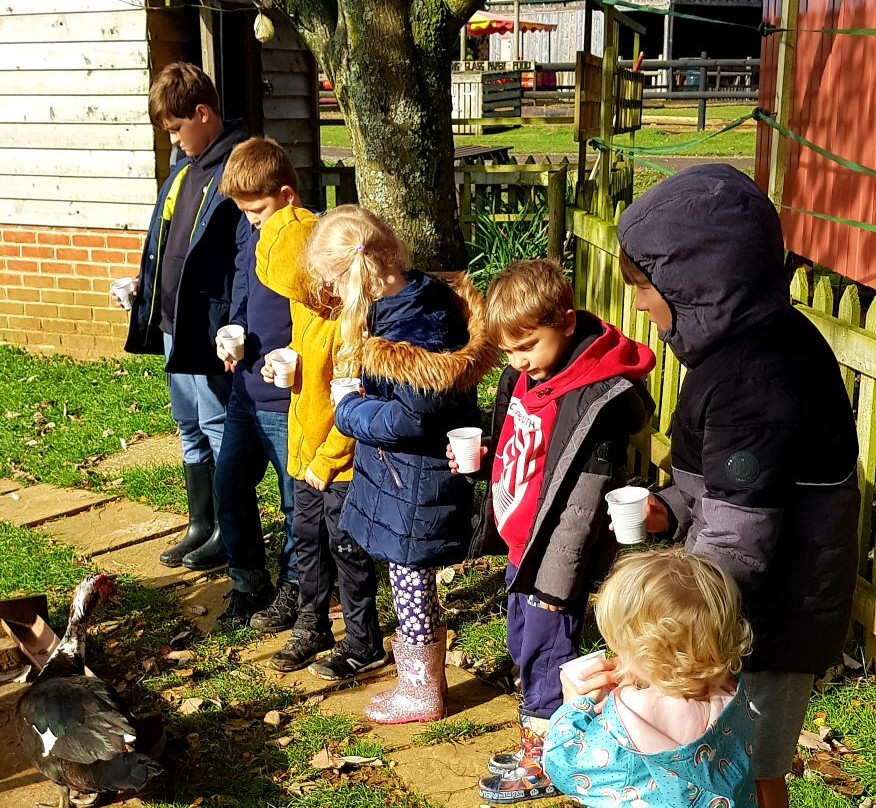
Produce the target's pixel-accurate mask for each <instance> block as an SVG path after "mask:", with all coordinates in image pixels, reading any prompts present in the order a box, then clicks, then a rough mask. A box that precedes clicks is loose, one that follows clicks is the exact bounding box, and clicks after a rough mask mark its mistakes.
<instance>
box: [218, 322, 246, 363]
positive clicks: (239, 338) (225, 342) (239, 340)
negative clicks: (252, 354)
mask: <svg viewBox="0 0 876 808" xmlns="http://www.w3.org/2000/svg"><path fill="white" fill-rule="evenodd" d="M216 335H217V336H218V337H219V339H221V340H222V347H223V348H224V349H225V350H226V351H228V353H230V354H231V355H232V356H233V357H234V358H235V359H243V341H244V340H245V339H246V334H245V332H244V330H243V326H242V325H224V326H222V328H220V329H219V331H217V332H216Z"/></svg>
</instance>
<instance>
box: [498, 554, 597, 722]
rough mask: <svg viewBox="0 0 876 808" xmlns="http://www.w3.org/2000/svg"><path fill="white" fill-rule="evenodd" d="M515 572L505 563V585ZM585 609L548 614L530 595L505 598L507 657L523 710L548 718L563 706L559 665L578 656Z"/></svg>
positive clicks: (511, 595)
mask: <svg viewBox="0 0 876 808" xmlns="http://www.w3.org/2000/svg"><path fill="white" fill-rule="evenodd" d="M516 574H517V568H516V567H515V566H514V565H513V564H511V563H509V564H508V570H507V572H506V573H505V584H506V585H510V584H511V581H512V580H513V579H514V576H515V575H516ZM585 605H586V595H585V597H584V600H583V604H581V605H577V606H575V607H572V608H569V609H566V610H564V611H558V612H551V611H548V610H547V609H541V608H539V606H538V598H537V597H535V596H534V595H523V594H520V593H519V592H511V593H509V594H508V653H509V654H511V659H512V660H513V661H514V664H515V665H517V667H519V668H520V683H521V685H522V689H523V705H522V707H523V709H524V710H525V711H526V712H527V713H529V714H530V715H535V716H538V717H539V718H550V717H551V716H552V715H553V713H554V711H555V710H556V709H557V708H558V707H559V706H560V705H561V704H562V703H563V688H562V686H561V685H560V665H562V664H563V663H564V662H568V661H569V660H570V659H575V657H577V656H580V654H579V652H578V643H579V640H580V638H581V618H582V616H583V614H584V608H585Z"/></svg>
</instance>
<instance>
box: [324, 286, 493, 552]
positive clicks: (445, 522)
mask: <svg viewBox="0 0 876 808" xmlns="http://www.w3.org/2000/svg"><path fill="white" fill-rule="evenodd" d="M408 280H409V283H408V285H407V286H406V287H405V288H404V289H402V291H400V292H399V293H398V294H396V295H392V296H390V297H384V298H381V299H380V300H378V301H377V302H376V303H375V304H374V305H373V306H372V308H371V311H370V312H369V334H370V336H369V337H368V339H367V340H366V343H365V346H364V350H363V357H362V384H363V387H364V388H365V396H364V398H363V397H359V396H352V395H351V396H347V397H346V398H344V399H343V400H342V401H341V402H340V404H339V405H338V408H337V410H336V411H335V424H336V425H337V427H338V429H339V430H340V431H341V432H343V433H344V434H345V435H347V436H349V437H352V438H355V439H356V441H357V443H356V455H355V460H354V465H353V481H352V483H351V484H350V488H349V491H348V493H347V499H346V503H345V505H344V510H343V513H342V515H341V527H342V528H343V529H344V530H345V531H346V532H347V533H349V534H350V536H352V537H353V538H354V539H355V540H356V542H357V543H358V544H359V545H361V546H362V547H363V548H364V549H365V550H366V551H367V552H368V553H370V554H371V555H372V556H374V557H375V558H379V559H383V560H386V561H391V562H394V563H396V564H402V565H404V566H408V567H416V568H428V567H435V566H443V565H445V564H451V563H454V562H457V561H461V560H462V559H463V558H464V557H465V555H466V551H467V549H468V542H469V538H470V533H471V511H472V484H471V482H470V481H469V480H468V479H466V478H465V477H464V476H462V475H451V473H450V469H449V467H448V464H447V458H446V456H445V450H446V447H447V432H448V431H449V430H451V429H456V428H457V427H462V426H475V425H477V424H479V422H480V416H479V413H478V407H477V396H476V385H477V383H478V381H479V380H480V379H481V378H482V377H483V375H484V374H485V373H486V372H487V371H488V370H489V369H490V368H491V367H492V366H493V365H494V364H495V360H496V353H495V351H494V350H493V349H492V347H491V346H490V344H489V341H488V340H487V337H486V332H485V330H484V301H483V298H482V297H481V296H480V294H478V292H477V291H476V290H475V288H474V286H473V285H472V283H471V280H470V279H469V278H468V276H467V275H466V274H465V273H453V274H447V275H445V276H431V275H425V274H423V273H422V272H419V271H417V270H412V271H410V272H409V274H408Z"/></svg>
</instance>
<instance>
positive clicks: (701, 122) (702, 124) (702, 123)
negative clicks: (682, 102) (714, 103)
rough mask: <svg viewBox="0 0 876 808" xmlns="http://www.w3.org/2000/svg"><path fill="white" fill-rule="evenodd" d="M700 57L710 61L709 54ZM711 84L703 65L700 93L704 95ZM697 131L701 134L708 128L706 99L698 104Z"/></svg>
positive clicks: (701, 54)
mask: <svg viewBox="0 0 876 808" xmlns="http://www.w3.org/2000/svg"><path fill="white" fill-rule="evenodd" d="M700 56H701V57H702V58H703V59H708V58H709V54H708V53H706V52H705V51H701V52H700ZM708 84H709V74H708V72H707V68H706V66H705V65H703V66H702V67H701V68H700V92H701V93H704V92H705V91H706V89H707V87H708ZM697 106H698V109H697V129H699V130H700V131H701V132H702V131H703V130H704V129H705V128H706V99H705V98H701V99H700V100H699V102H698V104H697Z"/></svg>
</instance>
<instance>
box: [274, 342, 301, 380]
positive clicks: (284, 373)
mask: <svg viewBox="0 0 876 808" xmlns="http://www.w3.org/2000/svg"><path fill="white" fill-rule="evenodd" d="M269 356H270V357H271V367H272V368H273V369H274V387H291V386H292V385H293V383H294V382H295V371H296V369H297V368H298V353H297V352H296V351H293V350H292V349H291V348H277V350H276V351H271V353H270V354H269Z"/></svg>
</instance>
